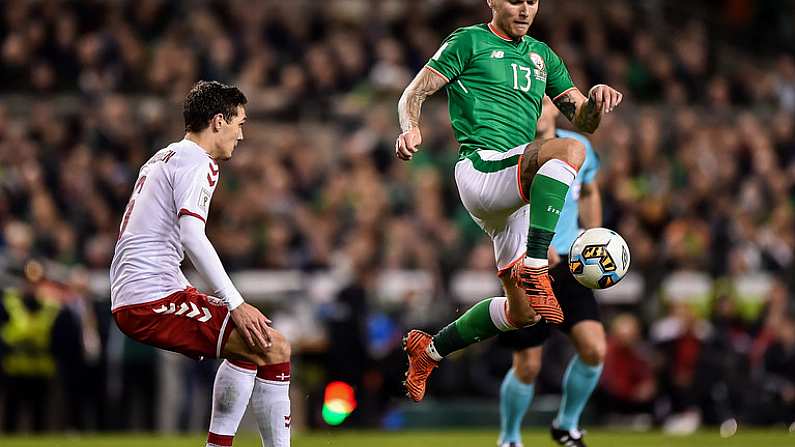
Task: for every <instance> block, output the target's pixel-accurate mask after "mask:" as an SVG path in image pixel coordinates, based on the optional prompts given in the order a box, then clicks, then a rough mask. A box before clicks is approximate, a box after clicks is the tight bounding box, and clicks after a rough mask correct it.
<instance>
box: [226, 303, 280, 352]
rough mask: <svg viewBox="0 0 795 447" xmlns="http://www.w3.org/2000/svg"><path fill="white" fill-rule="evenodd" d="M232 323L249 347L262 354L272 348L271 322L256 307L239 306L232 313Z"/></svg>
mask: <svg viewBox="0 0 795 447" xmlns="http://www.w3.org/2000/svg"><path fill="white" fill-rule="evenodd" d="M230 314H231V316H232V321H234V322H235V326H236V327H237V330H238V331H239V332H240V335H242V336H243V340H245V341H246V343H247V344H248V346H249V347H250V348H251V349H253V350H255V351H260V352H263V353H264V352H265V351H267V350H268V349H269V348H270V347H271V337H270V335H269V332H270V330H271V328H270V327H268V324H269V323H270V322H271V320H269V319H268V317H266V316H265V315H262V312H260V311H259V310H258V309H257V308H256V307H254V306H252V305H251V304H248V303H243V304H241V305H239V306H237V307H236V308H235V309H234V310H232V311H231V312H230Z"/></svg>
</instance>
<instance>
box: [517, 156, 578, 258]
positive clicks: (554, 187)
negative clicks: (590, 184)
mask: <svg viewBox="0 0 795 447" xmlns="http://www.w3.org/2000/svg"><path fill="white" fill-rule="evenodd" d="M576 175H577V173H576V171H574V169H573V168H572V167H571V166H569V165H568V164H566V163H565V162H563V161H561V160H558V159H552V160H549V161H547V162H546V163H544V164H543V165H542V166H541V168H539V169H538V172H537V173H536V176H535V177H534V178H533V183H532V184H531V185H530V231H529V233H528V235H527V257H528V258H535V259H547V249H549V244H550V243H551V242H552V237H553V236H554V235H555V227H557V225H558V219H560V213H561V211H562V210H563V204H564V203H565V202H566V194H568V192H569V186H571V184H572V183H573V182H574V178H575V176H576Z"/></svg>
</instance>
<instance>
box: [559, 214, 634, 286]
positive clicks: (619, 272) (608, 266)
mask: <svg viewBox="0 0 795 447" xmlns="http://www.w3.org/2000/svg"><path fill="white" fill-rule="evenodd" d="M629 260H630V259H629V248H627V243H626V242H625V241H624V238H622V237H621V236H620V235H619V234H618V233H616V232H615V231H613V230H608V229H607V228H590V229H588V230H585V231H584V232H583V233H582V234H581V235H580V236H579V237H577V239H575V240H574V243H572V244H571V249H570V250H569V270H570V271H571V274H572V275H574V278H575V279H577V281H578V282H579V283H580V284H582V285H584V286H585V287H588V288H589V289H606V288H608V287H610V286H613V285H615V284H616V283H617V282H619V281H621V278H623V277H624V275H626V273H627V270H629Z"/></svg>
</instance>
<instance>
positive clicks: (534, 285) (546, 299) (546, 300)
mask: <svg viewBox="0 0 795 447" xmlns="http://www.w3.org/2000/svg"><path fill="white" fill-rule="evenodd" d="M511 276H512V277H513V279H514V280H515V281H516V283H517V284H519V287H521V288H522V289H524V291H525V293H526V294H527V299H528V301H530V307H532V308H533V310H535V311H536V312H537V313H538V314H539V315H541V316H542V317H544V319H545V320H547V321H548V322H549V323H554V324H560V323H563V310H562V309H561V308H560V304H559V303H558V299H557V298H555V293H554V292H553V291H552V283H551V282H550V281H549V267H548V266H543V267H527V266H526V265H524V263H522V262H517V263H516V264H514V266H513V268H512V269H511Z"/></svg>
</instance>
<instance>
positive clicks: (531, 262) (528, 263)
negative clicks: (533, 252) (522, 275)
mask: <svg viewBox="0 0 795 447" xmlns="http://www.w3.org/2000/svg"><path fill="white" fill-rule="evenodd" d="M522 263H523V264H524V266H525V267H530V268H539V267H546V266H548V265H549V261H548V260H547V259H536V258H528V257H525V258H524V259H523V260H522Z"/></svg>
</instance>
